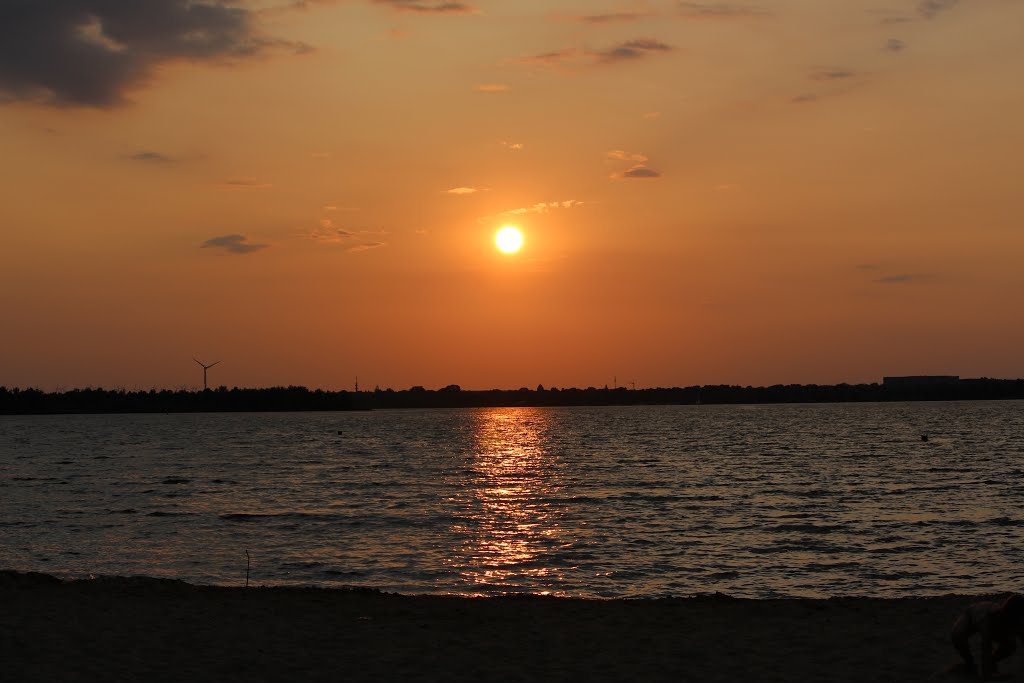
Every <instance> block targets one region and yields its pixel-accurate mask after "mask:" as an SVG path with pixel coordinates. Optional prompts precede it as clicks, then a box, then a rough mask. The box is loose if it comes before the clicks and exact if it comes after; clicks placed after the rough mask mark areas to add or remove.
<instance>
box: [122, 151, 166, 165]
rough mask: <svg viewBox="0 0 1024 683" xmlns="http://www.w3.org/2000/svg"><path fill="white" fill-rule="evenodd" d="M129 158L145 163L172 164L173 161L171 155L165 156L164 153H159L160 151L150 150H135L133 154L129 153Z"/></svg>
mask: <svg viewBox="0 0 1024 683" xmlns="http://www.w3.org/2000/svg"><path fill="white" fill-rule="evenodd" d="M130 158H131V159H133V160H135V161H142V162H144V163H147V164H173V163H174V159H172V158H171V157H169V156H167V155H166V154H161V153H160V152H150V151H144V152H136V153H135V154H133V155H131V157H130Z"/></svg>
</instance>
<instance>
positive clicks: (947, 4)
mask: <svg viewBox="0 0 1024 683" xmlns="http://www.w3.org/2000/svg"><path fill="white" fill-rule="evenodd" d="M959 2H960V0H921V2H920V3H918V5H917V12H918V14H920V15H921V16H922V17H924V18H925V19H931V18H933V17H935V15H937V14H939V13H940V12H945V11H946V10H948V9H952V8H953V7H955V6H956V5H957V4H959Z"/></svg>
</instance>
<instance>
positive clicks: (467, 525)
mask: <svg viewBox="0 0 1024 683" xmlns="http://www.w3.org/2000/svg"><path fill="white" fill-rule="evenodd" d="M548 432H549V425H548V416H547V415H545V413H544V412H542V411H540V410H536V409H531V408H495V409H490V410H481V411H480V412H479V413H478V414H477V416H476V420H475V425H474V434H473V450H472V454H471V456H470V461H469V462H468V463H467V464H468V468H467V472H466V476H467V478H468V480H467V481H466V484H465V487H464V489H463V490H462V492H460V493H459V494H458V495H457V496H456V498H455V500H454V501H453V502H454V503H455V504H456V507H457V510H458V514H457V516H456V521H455V524H454V528H453V531H454V532H455V534H456V535H457V537H459V538H461V539H463V540H462V545H461V547H460V548H458V549H457V556H456V557H454V558H452V561H451V565H452V568H453V569H454V570H456V571H457V572H458V573H459V574H460V575H461V576H462V578H463V580H464V581H465V582H466V583H468V584H469V586H470V587H471V588H474V589H476V590H478V591H479V592H481V593H493V592H501V591H503V590H513V589H514V587H515V586H522V585H532V586H538V587H545V588H547V589H549V590H545V591H542V592H545V593H558V592H560V591H559V590H558V586H559V585H560V584H561V583H562V580H561V579H562V576H563V574H564V573H565V572H566V571H568V570H571V569H572V567H570V566H567V564H566V562H565V560H564V549H565V548H566V547H567V546H568V545H570V544H571V543H570V541H569V540H568V539H567V538H566V535H567V533H566V531H565V530H564V529H563V528H562V525H561V519H562V517H563V516H564V505H562V504H560V503H558V502H557V501H558V498H559V491H560V490H561V487H562V486H561V483H560V479H561V476H560V467H559V463H558V457H557V455H554V454H552V453H551V452H550V451H549V448H548V440H549V439H548ZM527 578H528V579H529V580H528V581H524V579H527Z"/></svg>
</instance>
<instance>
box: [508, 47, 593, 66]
mask: <svg viewBox="0 0 1024 683" xmlns="http://www.w3.org/2000/svg"><path fill="white" fill-rule="evenodd" d="M581 54H582V51H581V50H578V49H576V48H574V47H567V48H565V49H562V50H551V51H550V52H541V53H538V54H535V55H524V56H522V57H513V58H511V59H506V60H505V63H506V64H526V65H540V66H552V65H555V64H559V63H561V62H565V61H568V60H570V59H575V58H577V57H579V56H580V55H581Z"/></svg>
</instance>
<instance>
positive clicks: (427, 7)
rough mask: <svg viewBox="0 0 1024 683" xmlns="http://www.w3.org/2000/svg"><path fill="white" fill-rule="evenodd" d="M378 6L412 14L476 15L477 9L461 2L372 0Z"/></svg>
mask: <svg viewBox="0 0 1024 683" xmlns="http://www.w3.org/2000/svg"><path fill="white" fill-rule="evenodd" d="M374 2H376V3H377V4H379V5H387V6H389V7H391V8H393V9H395V10H396V11H398V12H409V13H412V14H476V13H477V11H478V10H477V9H476V8H475V7H473V6H472V5H467V4H465V3H463V2H434V3H427V2H417V1H416V0H374Z"/></svg>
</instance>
